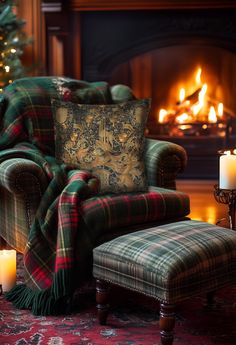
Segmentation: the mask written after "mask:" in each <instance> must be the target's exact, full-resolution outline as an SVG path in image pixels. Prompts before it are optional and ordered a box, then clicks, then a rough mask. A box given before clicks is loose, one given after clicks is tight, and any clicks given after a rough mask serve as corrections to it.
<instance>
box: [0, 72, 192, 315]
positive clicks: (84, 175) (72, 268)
mask: <svg viewBox="0 0 236 345" xmlns="http://www.w3.org/2000/svg"><path fill="white" fill-rule="evenodd" d="M65 79H66V80H68V81H71V79H69V78H57V77H31V78H23V79H19V80H16V81H15V82H13V83H12V84H11V85H9V86H8V87H6V88H5V90H4V92H3V93H2V95H1V98H0V130H1V132H0V222H1V227H0V236H2V237H3V238H4V239H5V240H7V242H8V244H9V245H10V246H13V247H14V248H16V249H17V250H18V251H20V252H24V264H25V268H26V269H25V271H26V279H25V284H20V285H19V286H16V287H15V288H13V290H12V291H10V293H9V294H8V296H7V298H8V299H9V300H11V301H13V303H15V305H16V307H18V308H27V309H31V310H32V312H33V313H34V314H36V315H48V314H52V313H57V312H59V309H60V312H64V311H65V308H66V307H68V301H69V300H70V297H71V296H72V294H73V291H74V289H75V287H77V286H80V284H81V282H83V280H84V278H85V275H84V273H85V274H87V273H88V272H89V274H91V261H90V259H91V257H92V248H93V247H94V245H95V244H96V245H97V243H99V241H100V242H101V237H102V235H103V234H104V233H106V234H109V235H110V234H112V233H114V235H113V237H114V236H116V235H115V233H116V232H117V230H119V231H121V232H122V231H123V230H124V231H126V232H130V231H134V227H135V228H136V229H138V228H139V227H145V226H147V224H149V223H151V222H153V221H154V222H159V221H160V222H162V221H166V222H167V221H175V220H179V217H181V218H182V217H185V216H186V215H187V214H188V213H189V198H188V196H187V195H186V194H184V193H182V194H181V193H179V192H177V191H174V190H173V191H171V190H161V188H165V187H166V186H168V187H169V188H172V189H174V188H175V179H176V176H177V174H178V173H179V172H181V171H182V170H183V169H184V167H185V164H186V153H185V150H184V149H183V148H181V147H180V146H178V145H175V144H172V143H170V142H165V143H163V142H159V143H158V145H156V142H155V141H154V140H149V139H147V140H146V142H147V152H148V157H147V160H148V161H149V163H148V164H147V176H148V179H149V178H150V179H151V182H152V184H153V186H154V187H161V188H160V189H158V188H157V191H156V192H154V191H152V192H150V194H149V195H146V196H145V197H140V196H138V195H137V196H135V195H134V196H133V197H131V196H130V195H128V194H127V195H125V194H123V195H120V198H118V199H116V198H115V197H114V196H110V195H104V196H103V198H102V197H99V198H98V199H97V200H96V197H98V196H97V186H98V179H95V178H94V176H92V175H91V174H90V173H88V172H86V171H81V170H78V169H75V167H73V166H68V165H64V164H58V162H57V161H56V159H55V150H54V128H53V117H52V109H51V99H52V98H56V99H61V97H62V94H60V92H59V91H58V88H57V85H58V83H59V84H60V83H61V81H63V82H64V81H65ZM81 85H82V86H85V87H87V86H88V83H87V82H81ZM89 85H91V84H89ZM103 86H104V87H101V82H100V83H98V85H97V86H96V83H94V84H93V87H95V88H96V87H97V88H98V92H101V91H102V90H105V89H106V85H103ZM86 97H87V96H86ZM159 144H160V146H161V148H160V149H159ZM162 150H164V151H165V154H163V155H162V152H163V151H162ZM159 155H160V157H161V158H160V159H159ZM166 155H167V157H166ZM162 160H164V161H165V162H164V163H162ZM157 165H158V167H157ZM165 172H166V174H165ZM159 175H161V176H159ZM165 175H166V177H165V178H163V176H165ZM153 195H155V197H153ZM90 199H91V200H90ZM163 199H164V200H163ZM111 200H112V201H111ZM89 201H90V203H89ZM110 202H111V204H110V205H109V206H108V205H107V204H108V203H110ZM122 202H123V205H122ZM144 207H145V208H144ZM141 209H142V211H141ZM137 211H139V214H138V213H137ZM103 213H104V215H103ZM151 213H152V214H151ZM169 217H170V218H169ZM172 217H173V218H172ZM111 219H112V221H111ZM98 221H99V222H100V221H101V222H102V221H104V224H100V225H99V226H98V225H97V222H98ZM94 224H95V225H94ZM125 228H126V229H125ZM75 253H76V255H75ZM59 301H60V303H59Z"/></svg>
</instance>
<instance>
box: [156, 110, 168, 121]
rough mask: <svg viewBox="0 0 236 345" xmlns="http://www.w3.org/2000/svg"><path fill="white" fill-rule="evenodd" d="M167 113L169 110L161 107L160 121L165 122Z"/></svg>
mask: <svg viewBox="0 0 236 345" xmlns="http://www.w3.org/2000/svg"><path fill="white" fill-rule="evenodd" d="M166 114H167V110H165V109H160V111H159V118H158V121H159V123H163V122H164V120H165V117H166Z"/></svg>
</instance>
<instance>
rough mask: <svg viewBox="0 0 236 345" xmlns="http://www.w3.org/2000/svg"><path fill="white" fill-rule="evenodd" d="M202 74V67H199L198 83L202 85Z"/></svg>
mask: <svg viewBox="0 0 236 345" xmlns="http://www.w3.org/2000/svg"><path fill="white" fill-rule="evenodd" d="M201 74H202V69H201V67H199V68H198V70H197V74H196V79H195V80H196V83H197V84H198V85H201V83H202V82H201Z"/></svg>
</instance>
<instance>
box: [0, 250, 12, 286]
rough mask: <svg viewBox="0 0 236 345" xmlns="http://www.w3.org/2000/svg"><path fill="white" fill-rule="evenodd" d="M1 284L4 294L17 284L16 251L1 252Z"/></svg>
mask: <svg viewBox="0 0 236 345" xmlns="http://www.w3.org/2000/svg"><path fill="white" fill-rule="evenodd" d="M0 284H2V290H3V292H5V291H9V290H11V288H12V287H13V286H14V285H15V284H16V251H15V250H0Z"/></svg>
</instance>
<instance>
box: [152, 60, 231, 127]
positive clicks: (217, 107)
mask: <svg viewBox="0 0 236 345" xmlns="http://www.w3.org/2000/svg"><path fill="white" fill-rule="evenodd" d="M201 76H202V68H201V67H199V68H197V70H196V75H195V83H196V84H195V91H192V90H191V91H190V89H189V90H188V89H187V88H184V87H181V88H180V89H179V91H178V92H179V95H178V101H177V102H176V105H175V107H173V109H171V110H166V109H160V110H159V116H158V121H159V123H167V122H169V121H171V122H173V120H174V121H175V122H176V123H178V124H179V125H181V126H179V127H178V128H179V129H182V126H183V125H185V124H192V123H193V122H195V121H197V122H198V123H199V122H200V123H203V126H206V128H207V127H208V126H209V125H208V123H217V128H223V127H220V126H221V125H222V126H223V124H222V123H221V122H222V118H223V117H224V114H225V113H224V105H223V103H221V102H218V101H215V100H214V99H213V98H212V97H211V96H209V95H207V90H208V85H207V84H206V83H203V82H202V81H201ZM218 120H221V121H219V123H218ZM180 127H181V128H180ZM202 128H203V127H202ZM209 128H213V127H210V126H209ZM214 128H215V127H214ZM203 129H205V128H203Z"/></svg>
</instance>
